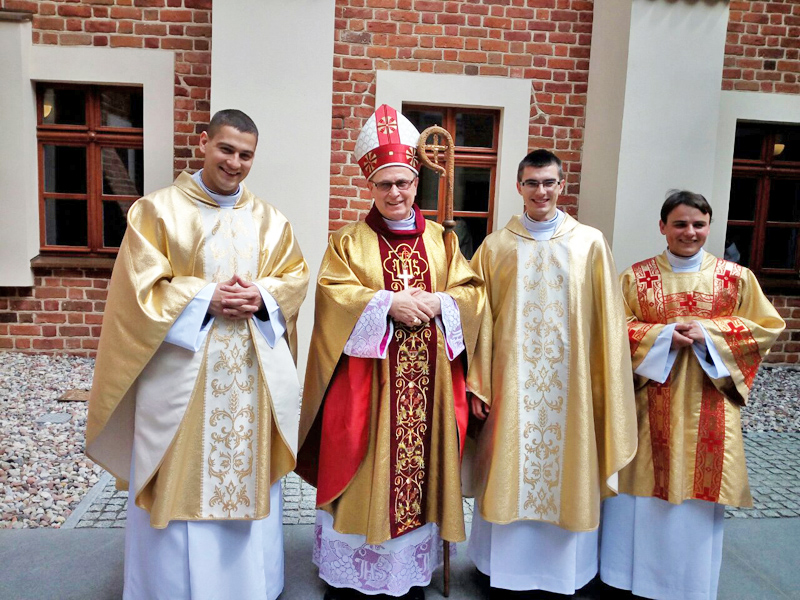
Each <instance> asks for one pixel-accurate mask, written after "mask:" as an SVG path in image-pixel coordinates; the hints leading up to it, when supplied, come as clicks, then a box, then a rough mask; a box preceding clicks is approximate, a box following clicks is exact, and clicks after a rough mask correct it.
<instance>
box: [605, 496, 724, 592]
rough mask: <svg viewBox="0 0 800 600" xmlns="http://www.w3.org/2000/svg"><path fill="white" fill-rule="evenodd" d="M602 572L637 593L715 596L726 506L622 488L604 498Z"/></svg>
mask: <svg viewBox="0 0 800 600" xmlns="http://www.w3.org/2000/svg"><path fill="white" fill-rule="evenodd" d="M602 523H603V524H602V534H601V542H600V578H601V579H602V580H603V581H604V582H606V583H607V584H608V585H611V586H614V587H616V588H620V589H624V590H631V591H632V592H633V593H634V594H636V595H637V596H642V597H644V598H656V599H664V600H714V599H715V598H716V597H717V584H718V583H719V570H720V566H721V565H722V532H723V526H724V524H725V507H724V506H723V505H722V504H716V503H714V502H705V501H703V500H685V501H684V502H683V503H682V504H677V505H676V504H670V503H669V502H666V501H665V500H661V499H660V498H643V497H639V496H629V495H627V494H621V495H619V496H617V497H615V498H609V499H608V500H606V501H605V502H603V521H602Z"/></svg>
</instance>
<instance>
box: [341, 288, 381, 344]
mask: <svg viewBox="0 0 800 600" xmlns="http://www.w3.org/2000/svg"><path fill="white" fill-rule="evenodd" d="M391 306H392V293H391V292H389V291H387V290H379V291H378V292H376V293H375V295H374V296H373V297H372V300H370V301H369V303H368V304H367V306H366V308H365V309H364V312H362V313H361V316H360V317H359V318H358V321H357V322H356V326H355V327H353V333H351V334H350V337H349V338H348V339H347V343H346V344H345V345H344V353H345V354H347V355H348V356H354V357H356V358H383V357H384V356H385V355H386V343H387V339H386V336H387V327H390V325H389V324H388V321H387V317H388V315H389V308H390V307H391Z"/></svg>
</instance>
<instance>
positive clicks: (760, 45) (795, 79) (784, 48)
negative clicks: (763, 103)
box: [722, 0, 800, 94]
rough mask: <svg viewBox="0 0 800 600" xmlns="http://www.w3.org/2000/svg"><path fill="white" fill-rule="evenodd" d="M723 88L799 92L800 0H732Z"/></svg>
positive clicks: (787, 92) (786, 92)
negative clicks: (754, 0)
mask: <svg viewBox="0 0 800 600" xmlns="http://www.w3.org/2000/svg"><path fill="white" fill-rule="evenodd" d="M722 77H723V81H722V89H723V90H746V91H751V92H777V93H782V94H800V2H797V0H774V1H772V2H750V1H744V0H733V1H732V2H731V5H730V18H729V20H728V38H727V43H726V45H725V67H724V70H723V75H722Z"/></svg>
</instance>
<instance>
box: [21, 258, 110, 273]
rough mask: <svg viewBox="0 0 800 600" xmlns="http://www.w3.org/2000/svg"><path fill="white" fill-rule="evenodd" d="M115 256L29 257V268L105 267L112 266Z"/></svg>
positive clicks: (108, 268)
mask: <svg viewBox="0 0 800 600" xmlns="http://www.w3.org/2000/svg"><path fill="white" fill-rule="evenodd" d="M115 260H116V258H115V257H111V256H109V257H105V256H48V255H46V254H45V255H42V254H40V255H38V256H36V257H34V258H32V259H31V268H34V269H35V268H39V269H107V270H109V271H110V270H111V269H113V268H114V261H115Z"/></svg>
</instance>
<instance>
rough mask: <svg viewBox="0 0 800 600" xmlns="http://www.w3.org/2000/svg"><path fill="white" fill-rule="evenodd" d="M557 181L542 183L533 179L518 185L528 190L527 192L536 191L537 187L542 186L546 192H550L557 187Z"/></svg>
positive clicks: (548, 180)
mask: <svg viewBox="0 0 800 600" xmlns="http://www.w3.org/2000/svg"><path fill="white" fill-rule="evenodd" d="M558 183H559V181H558V180H557V179H545V180H544V181H536V180H535V179H526V180H525V181H520V183H519V184H520V185H521V186H522V187H524V188H528V189H529V190H538V189H539V186H542V187H543V188H544V189H545V190H547V191H548V192H550V191H552V190H553V188H555V187H556V186H557V185H558Z"/></svg>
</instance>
